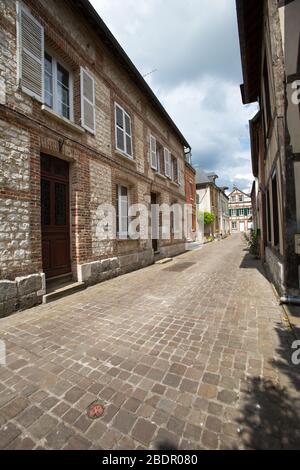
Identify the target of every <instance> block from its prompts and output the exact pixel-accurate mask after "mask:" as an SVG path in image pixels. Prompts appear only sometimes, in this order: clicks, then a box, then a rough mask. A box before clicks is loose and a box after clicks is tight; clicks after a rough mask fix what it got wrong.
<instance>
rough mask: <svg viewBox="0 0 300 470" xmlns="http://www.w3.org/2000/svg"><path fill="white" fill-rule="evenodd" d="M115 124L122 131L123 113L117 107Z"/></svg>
mask: <svg viewBox="0 0 300 470" xmlns="http://www.w3.org/2000/svg"><path fill="white" fill-rule="evenodd" d="M116 122H117V125H118V126H119V127H121V128H122V129H123V111H122V110H121V109H120V108H119V107H118V106H116Z"/></svg>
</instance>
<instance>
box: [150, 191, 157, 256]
mask: <svg viewBox="0 0 300 470" xmlns="http://www.w3.org/2000/svg"><path fill="white" fill-rule="evenodd" d="M156 204H157V196H156V194H155V193H151V228H152V248H153V251H154V253H157V251H158V240H157V235H158V234H157V232H158V227H157V220H156V215H157V214H156V208H155V207H153V206H154V205H156Z"/></svg>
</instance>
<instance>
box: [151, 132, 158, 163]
mask: <svg viewBox="0 0 300 470" xmlns="http://www.w3.org/2000/svg"><path fill="white" fill-rule="evenodd" d="M150 160H151V167H152V168H153V169H154V170H157V155H156V139H155V137H153V136H152V135H151V136H150Z"/></svg>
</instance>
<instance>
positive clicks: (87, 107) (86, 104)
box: [80, 67, 96, 134]
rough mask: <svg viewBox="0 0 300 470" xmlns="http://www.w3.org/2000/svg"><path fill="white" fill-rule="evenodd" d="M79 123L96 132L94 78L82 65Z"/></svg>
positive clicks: (93, 132)
mask: <svg viewBox="0 0 300 470" xmlns="http://www.w3.org/2000/svg"><path fill="white" fill-rule="evenodd" d="M80 89H81V125H82V127H84V129H86V130H87V131H89V132H91V133H92V134H95V132H96V97H95V80H94V78H93V77H92V76H91V75H90V74H89V73H88V72H87V70H85V69H84V68H83V67H81V68H80Z"/></svg>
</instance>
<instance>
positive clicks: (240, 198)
mask: <svg viewBox="0 0 300 470" xmlns="http://www.w3.org/2000/svg"><path fill="white" fill-rule="evenodd" d="M243 200H244V197H243V195H242V194H240V195H239V201H240V202H243Z"/></svg>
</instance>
